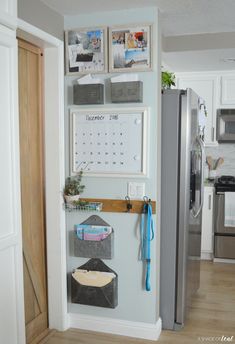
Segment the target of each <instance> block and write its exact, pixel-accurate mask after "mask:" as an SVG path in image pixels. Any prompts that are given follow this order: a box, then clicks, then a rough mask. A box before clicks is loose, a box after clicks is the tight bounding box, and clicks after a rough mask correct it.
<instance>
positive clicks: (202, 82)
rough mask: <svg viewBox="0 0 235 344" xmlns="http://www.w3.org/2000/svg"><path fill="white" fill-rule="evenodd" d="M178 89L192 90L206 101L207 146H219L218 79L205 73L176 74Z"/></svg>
mask: <svg viewBox="0 0 235 344" xmlns="http://www.w3.org/2000/svg"><path fill="white" fill-rule="evenodd" d="M176 80H177V88H180V89H186V88H192V89H193V90H194V91H195V92H196V93H197V94H198V95H199V96H200V97H201V98H203V99H204V100H205V103H206V108H207V118H206V126H205V132H204V133H205V144H206V146H215V145H217V141H216V101H217V98H218V97H217V94H218V93H217V92H218V83H219V82H218V81H219V79H218V77H217V76H215V75H211V74H205V73H182V74H176Z"/></svg>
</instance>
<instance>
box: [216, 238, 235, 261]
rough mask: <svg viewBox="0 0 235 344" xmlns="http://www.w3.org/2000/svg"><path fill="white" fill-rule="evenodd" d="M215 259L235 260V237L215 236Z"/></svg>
mask: <svg viewBox="0 0 235 344" xmlns="http://www.w3.org/2000/svg"><path fill="white" fill-rule="evenodd" d="M215 258H230V259H235V236H218V235H215Z"/></svg>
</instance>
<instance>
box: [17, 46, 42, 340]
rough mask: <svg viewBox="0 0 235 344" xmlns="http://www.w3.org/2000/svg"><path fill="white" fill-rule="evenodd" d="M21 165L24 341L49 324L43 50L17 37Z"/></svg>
mask: <svg viewBox="0 0 235 344" xmlns="http://www.w3.org/2000/svg"><path fill="white" fill-rule="evenodd" d="M18 54H19V109H20V111H19V112H20V166H21V201H22V228H23V229H22V231H23V260H24V294H25V322H26V339H27V343H30V342H32V340H35V338H38V337H41V336H42V334H43V333H44V332H45V331H46V330H47V327H48V315H47V283H46V243H45V206H44V162H43V160H44V159H43V137H42V134H43V119H42V118H43V116H42V54H41V50H40V49H39V48H38V47H35V46H33V45H31V44H29V43H27V42H24V41H21V40H19V53H18Z"/></svg>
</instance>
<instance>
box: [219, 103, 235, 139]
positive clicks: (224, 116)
mask: <svg viewBox="0 0 235 344" xmlns="http://www.w3.org/2000/svg"><path fill="white" fill-rule="evenodd" d="M216 132H217V135H216V138H217V141H218V142H219V143H223V142H224V143H226V142H235V109H218V110H217V130H216Z"/></svg>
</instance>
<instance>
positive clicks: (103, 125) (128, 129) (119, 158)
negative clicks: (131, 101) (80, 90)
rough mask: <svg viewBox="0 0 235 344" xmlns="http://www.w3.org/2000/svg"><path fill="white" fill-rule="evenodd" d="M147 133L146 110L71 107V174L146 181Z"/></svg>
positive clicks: (147, 119)
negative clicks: (81, 171)
mask: <svg viewBox="0 0 235 344" xmlns="http://www.w3.org/2000/svg"><path fill="white" fill-rule="evenodd" d="M148 131H149V108H147V107H136V108H121V109H120V108H110V109H100V110H97V109H94V108H91V109H85V110H83V109H77V108H71V109H70V173H71V175H74V174H76V173H78V172H79V171H80V170H83V173H84V175H85V176H91V177H94V176H95V177H119V178H120V177H128V178H129V177H137V178H142V177H145V178H146V177H147V176H148ZM89 135H90V136H89ZM121 135H123V136H121ZM111 136H112V137H111ZM115 145H116V146H115ZM121 145H122V146H121ZM106 154H107V155H106ZM83 157H84V158H83ZM89 159H90V160H89ZM114 163H115V164H114Z"/></svg>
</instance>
